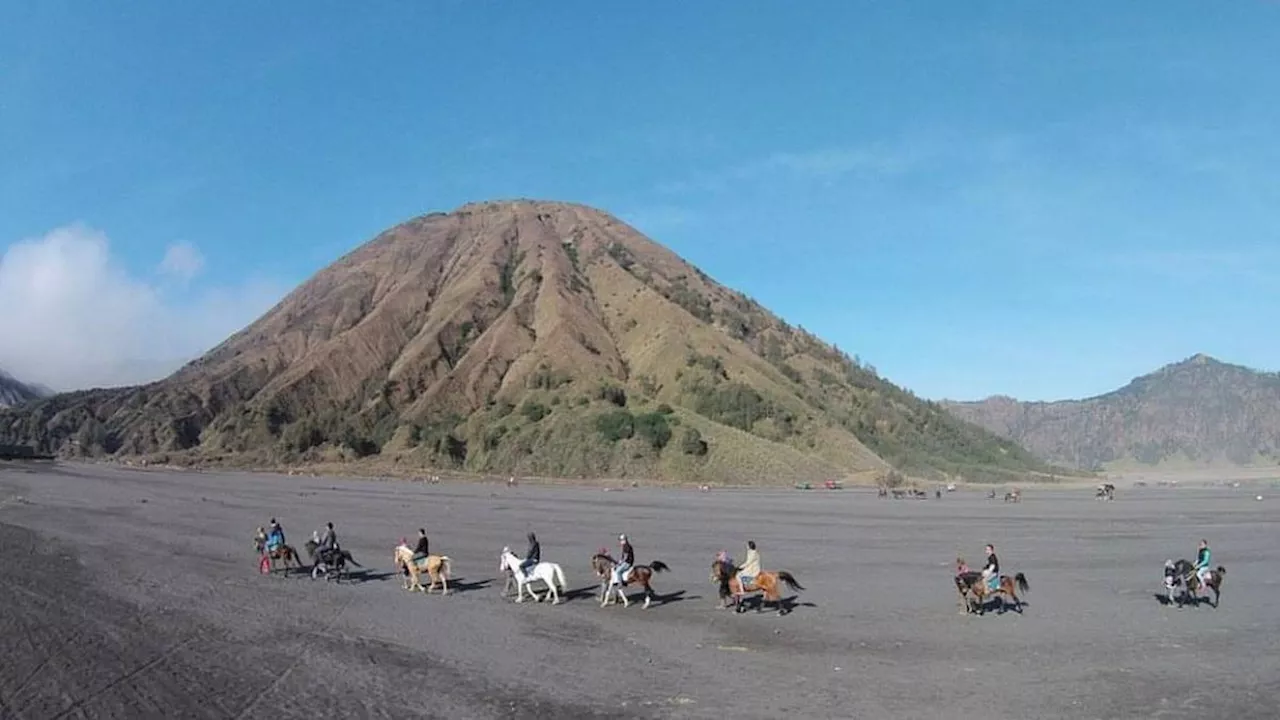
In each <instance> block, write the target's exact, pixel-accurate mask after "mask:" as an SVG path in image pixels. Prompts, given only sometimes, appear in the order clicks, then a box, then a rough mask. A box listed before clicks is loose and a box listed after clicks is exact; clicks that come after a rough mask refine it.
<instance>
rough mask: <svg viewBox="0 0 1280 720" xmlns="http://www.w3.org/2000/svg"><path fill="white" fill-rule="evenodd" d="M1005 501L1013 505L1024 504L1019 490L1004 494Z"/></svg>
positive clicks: (1015, 489)
mask: <svg viewBox="0 0 1280 720" xmlns="http://www.w3.org/2000/svg"><path fill="white" fill-rule="evenodd" d="M1004 501H1005V502H1011V503H1016V502H1022V491H1021V490H1019V489H1018V488H1014V489H1012V490H1010V491H1009V492H1007V493H1005V494H1004Z"/></svg>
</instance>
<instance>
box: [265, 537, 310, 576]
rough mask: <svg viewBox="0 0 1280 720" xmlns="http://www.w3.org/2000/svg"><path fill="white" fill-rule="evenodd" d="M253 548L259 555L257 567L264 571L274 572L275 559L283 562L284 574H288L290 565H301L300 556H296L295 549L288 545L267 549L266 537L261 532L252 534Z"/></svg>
mask: <svg viewBox="0 0 1280 720" xmlns="http://www.w3.org/2000/svg"><path fill="white" fill-rule="evenodd" d="M253 549H254V550H256V551H257V553H258V555H259V556H260V557H261V561H260V562H259V563H258V567H259V569H260V570H262V571H263V572H264V573H265V572H275V570H276V561H277V560H280V561H283V562H284V571H285V574H288V572H289V569H290V567H291V566H293V565H297V566H298V567H299V568H301V567H302V558H300V557H298V551H297V550H294V549H293V548H292V547H290V546H289V545H280V546H278V547H274V548H271V549H270V550H268V549H267V537H266V535H263V534H261V533H259V534H257V535H255V536H254V538H253Z"/></svg>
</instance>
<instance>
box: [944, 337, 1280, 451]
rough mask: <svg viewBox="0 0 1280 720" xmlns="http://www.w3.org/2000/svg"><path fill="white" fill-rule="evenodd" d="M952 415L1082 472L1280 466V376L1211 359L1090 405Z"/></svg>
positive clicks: (1153, 376)
mask: <svg viewBox="0 0 1280 720" xmlns="http://www.w3.org/2000/svg"><path fill="white" fill-rule="evenodd" d="M947 407H948V409H950V410H952V411H953V412H955V413H956V414H957V415H959V416H960V417H963V418H965V419H967V420H969V421H971V422H974V423H977V424H979V425H981V426H983V427H985V428H987V429H988V430H991V431H992V432H995V433H996V434H998V435H1001V436H1003V437H1006V438H1009V439H1011V440H1013V441H1015V442H1018V443H1019V444H1021V445H1023V446H1025V447H1027V448H1028V449H1030V450H1032V451H1033V452H1035V453H1036V454H1038V455H1039V456H1040V457H1041V458H1044V459H1046V460H1049V461H1052V462H1060V463H1065V464H1068V465H1073V466H1076V467H1083V468H1090V469H1099V468H1103V467H1106V466H1108V465H1111V464H1114V463H1126V462H1137V463H1139V464H1145V465H1160V464H1164V463H1180V464H1193V465H1194V464H1202V465H1204V464H1215V463H1225V464H1232V465H1255V464H1259V463H1265V464H1275V463H1278V462H1280V375H1278V374H1275V373H1265V372H1260V371H1257V370H1253V369H1250V368H1247V367H1244V366H1242V365H1233V364H1230V363H1226V362H1223V361H1221V360H1218V359H1216V358H1213V357H1211V356H1209V355H1205V354H1203V353H1198V354H1196V355H1193V356H1191V357H1189V358H1187V359H1185V360H1181V361H1179V362H1175V363H1171V364H1169V365H1165V366H1164V367H1162V368H1160V369H1159V370H1156V371H1155V372H1152V373H1149V374H1147V375H1143V376H1141V377H1139V378H1136V379H1134V380H1133V381H1132V382H1130V383H1129V384H1128V385H1125V386H1124V387H1122V388H1120V389H1118V390H1114V391H1112V392H1109V393H1106V394H1104V395H1099V396H1097V397H1092V398H1087V399H1084V400H1069V401H1062V402H1052V403H1012V404H1011V403H1009V402H1007V401H995V400H990V399H989V400H986V401H982V402H977V403H953V404H950V405H948V406H947Z"/></svg>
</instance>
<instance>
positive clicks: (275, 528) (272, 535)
mask: <svg viewBox="0 0 1280 720" xmlns="http://www.w3.org/2000/svg"><path fill="white" fill-rule="evenodd" d="M267 527H268V528H270V530H268V531H267V549H268V550H271V551H275V550H279V549H280V547H281V546H282V545H284V528H282V527H280V523H278V522H276V519H275V518H271V522H270V523H269V524H268V525H267Z"/></svg>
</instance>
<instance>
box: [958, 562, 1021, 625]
mask: <svg viewBox="0 0 1280 720" xmlns="http://www.w3.org/2000/svg"><path fill="white" fill-rule="evenodd" d="M955 581H956V590H957V591H959V593H960V598H961V601H962V602H963V603H964V610H965V611H966V612H973V605H972V603H970V602H969V595H970V594H972V595H973V597H974V600H975V601H976V602H977V605H978V614H979V615H986V614H987V601H988V600H989V599H990V598H993V597H998V596H1007V597H1009V598H1012V599H1013V602H1014V609H1015V610H1017V611H1018V612H1022V600H1021V598H1019V597H1018V593H1016V592H1014V586H1015V585H1016V586H1017V588H1018V589H1019V590H1021V591H1022V592H1024V593H1025V592H1029V591H1030V590H1031V586H1030V585H1029V584H1027V576H1026V575H1023V574H1022V573H1017V574H1016V575H1014V576H1013V577H1012V578H1010V577H1009V576H1008V575H1001V576H1000V582H999V585H998V586H997V588H996V589H995V590H989V589H988V588H987V581H986V579H985V578H983V577H982V573H980V572H976V571H970V572H967V573H964V574H961V575H956V576H955ZM1000 609H1001V610H1003V609H1004V598H1003V597H1001V598H1000Z"/></svg>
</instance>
